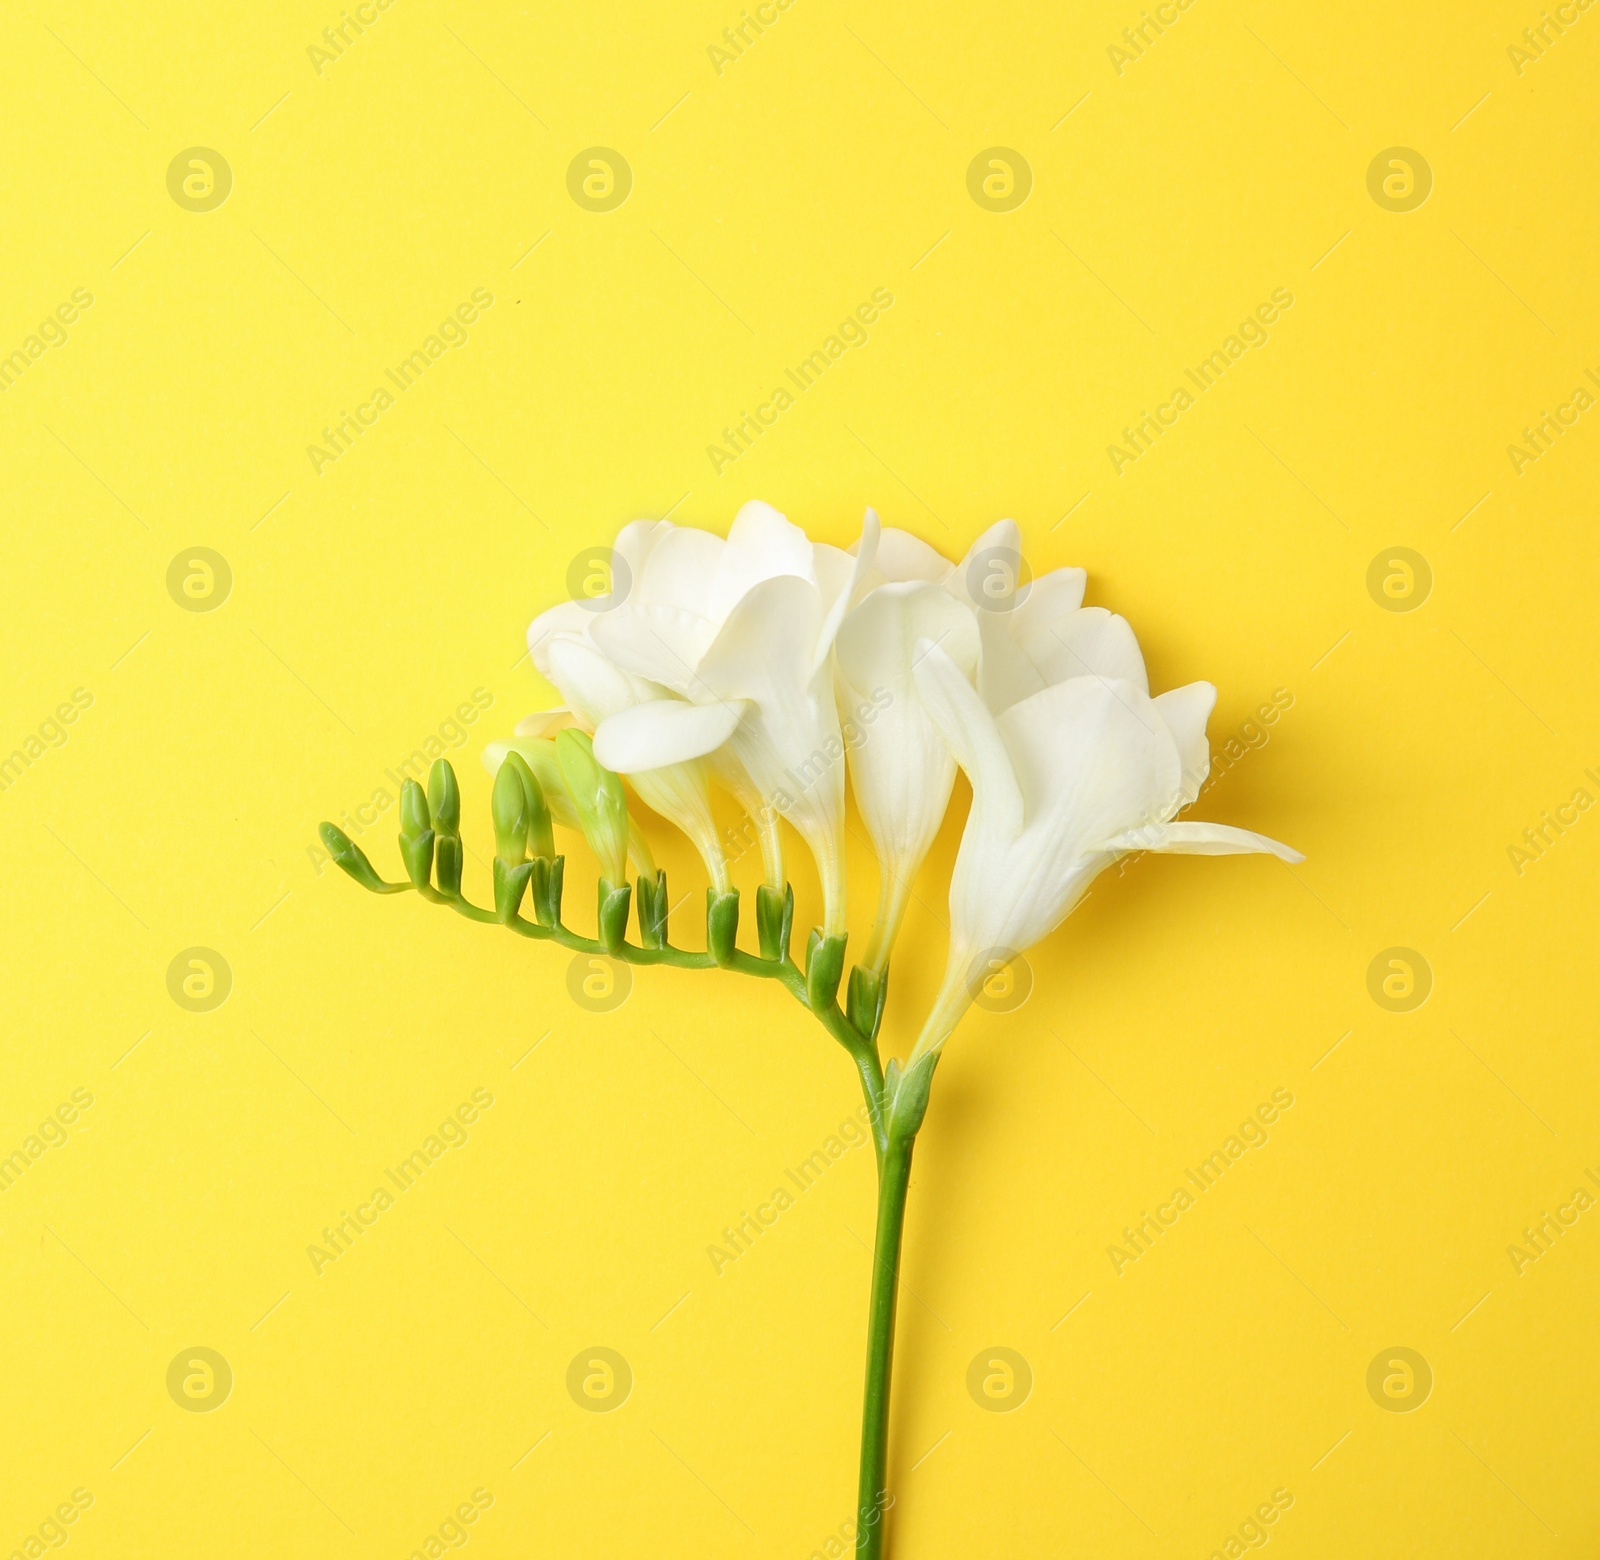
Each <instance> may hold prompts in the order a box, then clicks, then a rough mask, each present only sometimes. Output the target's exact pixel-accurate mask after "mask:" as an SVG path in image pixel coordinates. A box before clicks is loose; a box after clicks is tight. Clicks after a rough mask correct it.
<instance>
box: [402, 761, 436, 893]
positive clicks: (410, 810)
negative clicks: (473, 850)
mask: <svg viewBox="0 0 1600 1560" xmlns="http://www.w3.org/2000/svg"><path fill="white" fill-rule="evenodd" d="M400 856H401V859H402V860H403V861H404V862H405V864H406V876H407V877H409V878H410V879H411V881H412V883H413V884H414V885H415V886H416V887H418V888H430V887H432V884H433V828H432V826H431V817H430V814H429V812H428V798H427V797H426V796H424V795H423V794H422V787H421V786H420V785H418V784H417V782H416V781H415V780H407V781H406V782H405V783H404V784H403V785H402V786H401V787H400Z"/></svg>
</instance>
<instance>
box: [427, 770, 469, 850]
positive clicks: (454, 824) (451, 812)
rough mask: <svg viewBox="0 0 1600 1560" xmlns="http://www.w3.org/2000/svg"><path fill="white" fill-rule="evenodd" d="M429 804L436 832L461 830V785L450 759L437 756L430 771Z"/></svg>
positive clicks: (440, 833) (441, 833)
mask: <svg viewBox="0 0 1600 1560" xmlns="http://www.w3.org/2000/svg"><path fill="white" fill-rule="evenodd" d="M428 806H429V807H430V808H431V809H432V811H433V828H434V832H435V833H436V834H439V835H445V834H459V833H460V832H461V787H460V786H458V785H457V784H456V772H455V770H453V769H452V768H451V767H450V761H449V760H448V759H445V758H436V759H434V761H433V768H432V769H430V770H429V771H428Z"/></svg>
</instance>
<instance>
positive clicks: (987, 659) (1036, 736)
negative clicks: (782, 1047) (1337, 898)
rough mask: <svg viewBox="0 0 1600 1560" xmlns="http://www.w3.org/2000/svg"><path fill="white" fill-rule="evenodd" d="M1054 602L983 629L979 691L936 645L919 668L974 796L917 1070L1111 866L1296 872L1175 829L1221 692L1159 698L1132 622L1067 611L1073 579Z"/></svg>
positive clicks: (1197, 828)
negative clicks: (1261, 865)
mask: <svg viewBox="0 0 1600 1560" xmlns="http://www.w3.org/2000/svg"><path fill="white" fill-rule="evenodd" d="M1060 572H1061V573H1062V574H1068V573H1071V572H1075V571H1066V570H1063V571H1060ZM1046 578H1050V577H1049V576H1047V577H1046ZM1042 583H1044V582H1043V581H1037V582H1035V589H1037V586H1038V585H1040V584H1042ZM1079 589H1080V591H1081V585H1080V586H1079ZM1050 595H1053V596H1054V598H1055V600H1054V605H1053V606H1051V605H1050V596H1049V595H1047V596H1046V597H1045V602H1044V605H1042V606H1040V607H1037V608H1035V609H1034V611H1033V612H1032V613H1031V614H1029V615H1028V616H1027V617H1024V616H1023V613H1024V612H1025V610H1026V609H1027V608H1029V607H1033V606H1034V600H1035V597H1034V596H1033V594H1032V593H1031V592H1030V593H1029V595H1028V598H1027V599H1026V600H1025V601H1024V603H1023V604H1022V605H1021V606H1019V607H1017V608H1015V609H1014V611H1013V612H1012V613H1007V614H989V615H996V616H1006V617H1010V618H1014V619H1015V621H1013V622H1011V623H1010V624H997V625H995V626H994V627H993V628H988V629H986V630H985V632H984V636H983V637H984V649H983V657H982V660H981V662H980V669H979V679H978V683H979V685H978V687H977V688H974V687H973V686H972V684H971V683H970V682H969V681H968V680H967V678H966V676H965V675H964V674H963V672H962V670H961V668H960V667H959V666H957V665H956V663H955V662H954V661H953V660H952V659H951V658H950V657H949V656H948V655H946V654H945V653H944V651H943V650H941V649H939V648H938V647H937V646H935V645H932V644H928V645H926V646H924V647H922V649H923V653H922V654H921V655H920V658H919V659H918V661H917V666H916V672H915V676H916V682H917V689H918V692H919V693H920V695H921V697H922V699H923V701H924V703H925V704H926V706H927V709H928V713H929V716H930V717H931V719H932V720H933V721H934V723H935V724H936V725H937V726H938V728H939V730H940V731H941V732H942V733H943V734H944V737H945V740H946V741H947V742H948V743H949V744H950V747H951V749H952V751H953V752H954V754H955V757H956V761H957V762H958V763H959V764H960V765H961V767H962V769H963V770H964V771H965V772H966V775H967V777H968V779H969V780H970V781H971V782H972V810H971V813H970V814H969V816H968V819H967V825H966V830H965V833H964V834H963V835H962V839H961V848H960V851H959V852H958V854H957V857H956V865H955V872H954V875H953V876H952V878H951V882H950V952H949V959H948V963H947V965H946V969H945V976H944V981H943V983H942V985H941V988H940V991H939V995H938V998H937V999H936V1001H935V1003H934V1006H933V1011H932V1012H931V1013H930V1014H929V1016H928V1020H927V1023H926V1024H925V1025H924V1028H923V1031H922V1034H921V1036H920V1037H919V1039H918V1041H917V1044H916V1048H915V1050H914V1052H913V1060H915V1059H916V1058H920V1057H922V1056H925V1055H927V1054H928V1053H929V1052H931V1051H935V1050H937V1049H938V1048H939V1047H940V1046H941V1045H943V1043H944V1041H945V1040H946V1038H947V1037H948V1036H949V1034H950V1032H951V1030H952V1029H954V1028H955V1025H956V1023H957V1021H958V1020H959V1019H960V1017H961V1015H962V1014H963V1013H964V1012H965V1011H966V1009H967V1006H968V1004H969V1003H970V1002H971V1001H972V998H973V996H974V994H975V992H976V989H977V986H978V984H979V983H981V981H982V979H983V978H984V976H985V975H986V974H988V973H989V971H990V969H991V967H992V966H991V960H993V959H996V958H998V959H1005V958H1008V957H1009V956H1012V955H1014V954H1017V953H1020V952H1022V950H1024V949H1026V948H1028V947H1030V946H1032V945H1033V944H1034V943H1036V942H1038V941H1039V940H1040V939H1041V938H1043V937H1045V936H1047V935H1048V934H1049V933H1050V932H1051V931H1053V930H1054V929H1055V928H1056V927H1057V926H1058V925H1059V924H1060V923H1061V921H1062V920H1063V919H1065V917H1066V916H1067V915H1068V913H1069V912H1070V911H1071V910H1072V909H1073V907H1074V906H1075V905H1076V904H1077V903H1078V901H1079V900H1080V899H1081V898H1082V897H1083V895H1084V893H1085V891H1086V890H1087V889H1088V887H1089V884H1090V882H1091V881H1092V880H1093V879H1094V877H1095V876H1096V875H1097V874H1098V873H1100V872H1102V871H1104V870H1105V869H1106V868H1107V867H1108V866H1110V865H1112V863H1113V862H1115V861H1116V860H1117V859H1118V857H1120V856H1122V855H1125V854H1127V853H1128V852H1130V851H1138V850H1157V851H1174V852H1189V853H1192V854H1197V855H1230V854H1235V853H1239V852H1251V851H1263V852H1269V853H1271V854H1272V855H1275V856H1279V857H1281V858H1282V859H1283V860H1285V861H1299V860H1301V859H1303V858H1302V857H1301V856H1300V854H1299V852H1297V851H1294V850H1292V849H1290V848H1289V847H1288V846H1287V845H1281V844H1279V843H1278V842H1277V841H1276V840H1270V839H1268V838H1266V837H1265V836H1264V835H1260V834H1253V833H1250V832H1249V831H1248V830H1245V829H1236V828H1231V827H1229V826H1227V825H1225V824H1217V823H1175V822H1173V821H1172V820H1173V818H1174V817H1175V815H1176V814H1177V813H1178V812H1179V810H1180V809H1182V808H1184V807H1187V806H1188V805H1189V804H1190V803H1191V802H1193V801H1194V800H1195V798H1196V797H1197V796H1198V795H1199V793H1200V787H1201V785H1202V784H1203V783H1204V781H1205V778H1206V775H1207V773H1208V772H1209V770H1210V748H1209V745H1208V743H1207V741H1206V732H1205V728H1206V720H1207V719H1208V717H1209V716H1210V714H1211V709H1212V706H1213V705H1214V704H1215V702H1216V689H1215V688H1213V687H1212V686H1211V684H1210V683H1203V682H1197V683H1190V684H1188V685H1187V686H1186V687H1182V688H1175V689H1173V690H1172V691H1171V692H1170V693H1164V694H1161V695H1160V696H1159V697H1157V698H1154V699H1152V698H1151V697H1150V693H1149V684H1148V682H1147V680H1146V677H1145V669H1144V661H1143V658H1142V656H1140V654H1139V647H1138V643H1137V641H1136V640H1135V639H1134V637H1133V631H1132V629H1130V628H1129V627H1128V624H1127V623H1126V621H1125V620H1124V619H1122V618H1120V617H1116V616H1114V615H1113V614H1111V613H1109V612H1105V611H1103V610H1102V609H1099V608H1086V609H1076V610H1073V609H1067V610H1065V611H1061V610H1060V609H1061V608H1062V607H1063V606H1064V605H1065V603H1066V601H1067V600H1068V599H1070V597H1071V589H1070V581H1066V580H1062V581H1060V582H1059V583H1058V584H1057V585H1056V586H1055V587H1054V588H1053V590H1052V592H1051V593H1050ZM1075 606H1076V603H1075V602H1074V607H1075ZM985 615H986V614H984V613H982V612H980V614H979V616H980V620H981V619H982V618H983V617H984V616H985Z"/></svg>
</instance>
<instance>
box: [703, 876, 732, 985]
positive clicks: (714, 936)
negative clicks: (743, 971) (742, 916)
mask: <svg viewBox="0 0 1600 1560" xmlns="http://www.w3.org/2000/svg"><path fill="white" fill-rule="evenodd" d="M738 936H739V890H738V889H736V888H730V889H729V890H728V891H727V892H726V893H724V894H719V893H718V892H717V891H716V889H714V888H708V889H707V890H706V944H707V946H708V947H709V948H710V949H711V957H712V958H714V959H715V960H716V961H717V963H718V964H720V965H722V966H723V967H724V968H726V967H727V966H728V965H730V964H732V963H733V955H734V950H735V946H736V942H737V939H738Z"/></svg>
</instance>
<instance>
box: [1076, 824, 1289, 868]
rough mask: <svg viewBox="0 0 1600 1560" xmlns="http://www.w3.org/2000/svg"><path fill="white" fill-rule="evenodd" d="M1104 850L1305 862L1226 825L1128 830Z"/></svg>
mask: <svg viewBox="0 0 1600 1560" xmlns="http://www.w3.org/2000/svg"><path fill="white" fill-rule="evenodd" d="M1100 848H1101V849H1103V850H1115V851H1130V850H1160V851H1167V852H1170V853H1171V854H1173V855H1181V856H1242V855H1250V854H1255V853H1259V854H1262V855H1268V856H1276V857H1278V859H1279V860H1280V861H1291V862H1292V861H1304V860H1305V859H1306V858H1305V857H1304V856H1302V855H1301V854H1300V852H1299V851H1297V850H1296V849H1295V848H1294V847H1293V846H1292V845H1284V844H1282V843H1281V842H1279V841H1278V840H1274V839H1269V838H1268V837H1267V836H1266V835H1265V834H1255V833H1253V832H1252V831H1251V830H1249V829H1235V828H1233V827H1232V826H1231V825H1229V824H1226V823H1159V824H1150V825H1148V826H1147V827H1145V828H1141V829H1128V830H1126V831H1124V832H1123V833H1121V834H1118V835H1114V836H1112V837H1111V838H1110V839H1108V840H1104V841H1102V842H1101V847H1100Z"/></svg>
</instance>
